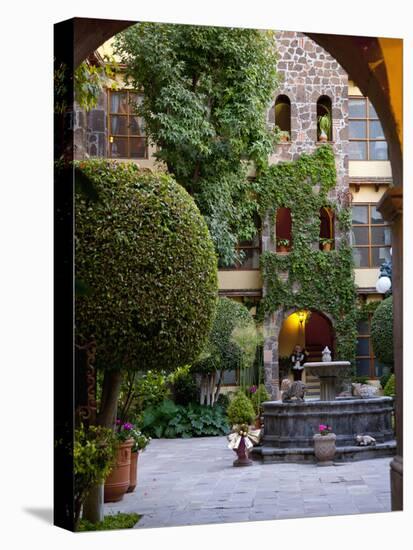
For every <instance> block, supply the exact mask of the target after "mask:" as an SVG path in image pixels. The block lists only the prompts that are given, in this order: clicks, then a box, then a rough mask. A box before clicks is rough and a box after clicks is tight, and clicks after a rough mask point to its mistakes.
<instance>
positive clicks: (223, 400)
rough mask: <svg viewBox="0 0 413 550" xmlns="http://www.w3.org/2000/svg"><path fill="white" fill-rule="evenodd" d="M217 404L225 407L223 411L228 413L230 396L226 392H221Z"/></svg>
mask: <svg viewBox="0 0 413 550" xmlns="http://www.w3.org/2000/svg"><path fill="white" fill-rule="evenodd" d="M216 404H217V405H218V406H220V407H221V408H222V409H223V411H224V412H225V413H226V412H227V409H228V407H229V404H230V398H229V397H228V395H227V394H226V393H220V394H219V396H218V399H217V403H216Z"/></svg>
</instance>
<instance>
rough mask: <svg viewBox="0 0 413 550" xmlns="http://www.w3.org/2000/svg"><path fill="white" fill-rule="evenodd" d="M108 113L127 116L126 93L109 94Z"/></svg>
mask: <svg viewBox="0 0 413 550" xmlns="http://www.w3.org/2000/svg"><path fill="white" fill-rule="evenodd" d="M110 112H111V113H120V114H125V115H126V114H127V112H128V96H127V93H126V92H111V94H110Z"/></svg>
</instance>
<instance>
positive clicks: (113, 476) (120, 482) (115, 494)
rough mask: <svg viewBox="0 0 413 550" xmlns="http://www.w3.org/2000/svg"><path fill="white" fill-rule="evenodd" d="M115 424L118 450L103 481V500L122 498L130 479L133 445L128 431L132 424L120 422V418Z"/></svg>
mask: <svg viewBox="0 0 413 550" xmlns="http://www.w3.org/2000/svg"><path fill="white" fill-rule="evenodd" d="M116 424H117V429H116V431H115V435H116V439H117V443H118V450H117V454H116V459H115V464H114V466H113V469H112V471H111V472H110V474H109V476H108V477H107V478H106V481H105V492H104V501H105V502H118V501H119V500H122V499H123V496H124V494H125V493H126V491H127V490H128V487H129V480H130V463H131V449H132V445H133V439H132V438H131V436H130V431H131V429H132V428H133V426H132V424H131V423H130V422H125V423H124V424H122V423H121V422H120V420H117V421H116Z"/></svg>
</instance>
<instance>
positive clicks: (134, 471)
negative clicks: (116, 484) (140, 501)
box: [126, 427, 151, 493]
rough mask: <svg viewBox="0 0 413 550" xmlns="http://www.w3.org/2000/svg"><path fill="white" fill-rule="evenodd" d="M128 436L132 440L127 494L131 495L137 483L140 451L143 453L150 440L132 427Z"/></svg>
mask: <svg viewBox="0 0 413 550" xmlns="http://www.w3.org/2000/svg"><path fill="white" fill-rule="evenodd" d="M130 436H131V438H132V439H133V445H132V449H131V461H130V475H129V487H128V489H127V491H126V492H127V493H132V492H133V491H134V490H135V488H136V485H137V483H138V456H139V453H140V452H141V451H144V450H145V449H146V447H147V446H148V445H149V443H150V441H151V438H150V437H146V435H144V434H143V433H142V432H140V431H139V430H137V429H136V428H135V427H132V429H131V430H130Z"/></svg>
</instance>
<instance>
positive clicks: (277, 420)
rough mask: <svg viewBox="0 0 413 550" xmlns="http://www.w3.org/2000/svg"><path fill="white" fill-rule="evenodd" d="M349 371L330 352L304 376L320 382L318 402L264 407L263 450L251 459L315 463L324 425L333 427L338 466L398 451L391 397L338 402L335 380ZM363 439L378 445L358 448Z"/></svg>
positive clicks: (257, 449)
mask: <svg viewBox="0 0 413 550" xmlns="http://www.w3.org/2000/svg"><path fill="white" fill-rule="evenodd" d="M349 366H350V363H349V362H348V361H332V360H331V354H330V351H329V350H328V348H326V349H325V350H324V351H323V361H320V362H308V363H305V364H304V368H305V370H306V373H311V374H313V375H315V376H317V377H318V378H319V380H320V400H307V401H305V400H304V401H299V400H297V401H291V402H284V403H283V402H282V401H266V402H265V403H262V407H263V416H264V434H263V439H262V445H261V446H260V447H254V449H253V452H252V457H253V458H256V459H262V460H263V461H264V462H286V461H287V462H288V461H289V462H301V461H314V449H313V435H314V434H315V433H317V432H318V426H319V425H320V424H328V425H330V426H331V427H332V429H333V432H334V433H335V434H336V436H337V439H336V446H337V451H336V456H335V461H346V460H359V459H362V458H372V457H383V456H392V455H393V454H394V453H395V448H396V443H395V441H394V432H393V428H392V415H393V398H391V397H372V398H363V399H362V398H357V397H351V396H348V397H338V396H337V395H336V386H337V384H336V381H337V377H338V376H339V374H340V371H341V370H342V369H345V368H346V369H347V368H348V367H349ZM359 434H362V435H369V436H372V437H374V438H375V439H376V441H377V444H376V446H374V447H360V446H357V445H356V442H355V436H356V435H359Z"/></svg>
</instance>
